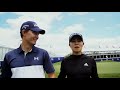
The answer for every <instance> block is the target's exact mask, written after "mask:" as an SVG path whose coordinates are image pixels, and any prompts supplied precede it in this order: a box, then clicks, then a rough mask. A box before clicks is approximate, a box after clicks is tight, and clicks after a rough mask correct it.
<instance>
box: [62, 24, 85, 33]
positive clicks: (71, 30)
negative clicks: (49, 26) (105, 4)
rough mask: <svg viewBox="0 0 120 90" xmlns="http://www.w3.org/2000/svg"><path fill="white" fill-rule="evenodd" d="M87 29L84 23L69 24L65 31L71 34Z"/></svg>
mask: <svg viewBox="0 0 120 90" xmlns="http://www.w3.org/2000/svg"><path fill="white" fill-rule="evenodd" d="M84 30H85V28H84V26H83V24H73V25H70V26H67V27H65V28H64V29H63V33H66V34H69V35H70V34H71V33H81V32H83V31H84Z"/></svg>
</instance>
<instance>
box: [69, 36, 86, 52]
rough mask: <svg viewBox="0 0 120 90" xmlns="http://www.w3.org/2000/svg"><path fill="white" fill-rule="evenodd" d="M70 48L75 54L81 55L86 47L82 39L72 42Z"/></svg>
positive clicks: (75, 39) (74, 39)
mask: <svg viewBox="0 0 120 90" xmlns="http://www.w3.org/2000/svg"><path fill="white" fill-rule="evenodd" d="M69 44H70V48H71V49H72V51H73V53H79V52H81V51H82V47H83V45H84V43H83V41H81V39H80V38H73V39H72V40H71V41H70V43H69Z"/></svg>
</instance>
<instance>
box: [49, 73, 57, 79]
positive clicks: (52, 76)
mask: <svg viewBox="0 0 120 90" xmlns="http://www.w3.org/2000/svg"><path fill="white" fill-rule="evenodd" d="M48 78H56V75H55V73H54V72H53V73H48Z"/></svg>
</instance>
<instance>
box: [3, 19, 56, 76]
mask: <svg viewBox="0 0 120 90" xmlns="http://www.w3.org/2000/svg"><path fill="white" fill-rule="evenodd" d="M39 34H45V30H43V29H40V28H39V27H38V26H37V24H36V23H35V22H34V21H27V22H24V23H23V24H22V25H21V28H20V35H21V38H22V43H21V45H20V46H19V47H18V48H17V49H14V50H12V51H10V52H8V53H6V55H5V57H4V61H3V63H2V70H1V72H2V74H1V76H2V77H3V78H45V71H46V73H47V74H48V77H49V78H55V73H54V72H55V69H54V67H53V65H52V62H51V60H50V57H49V54H48V52H47V51H46V50H44V49H41V48H38V47H36V46H35V44H36V41H37V40H38V38H39Z"/></svg>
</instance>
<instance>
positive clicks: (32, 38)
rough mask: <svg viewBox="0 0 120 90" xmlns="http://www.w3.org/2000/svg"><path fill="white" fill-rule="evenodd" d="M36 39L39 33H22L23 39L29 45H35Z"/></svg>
mask: <svg viewBox="0 0 120 90" xmlns="http://www.w3.org/2000/svg"><path fill="white" fill-rule="evenodd" d="M38 38H39V32H35V31H31V30H28V31H23V39H24V41H26V42H27V43H28V44H30V45H35V44H36V41H37V40H38Z"/></svg>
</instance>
